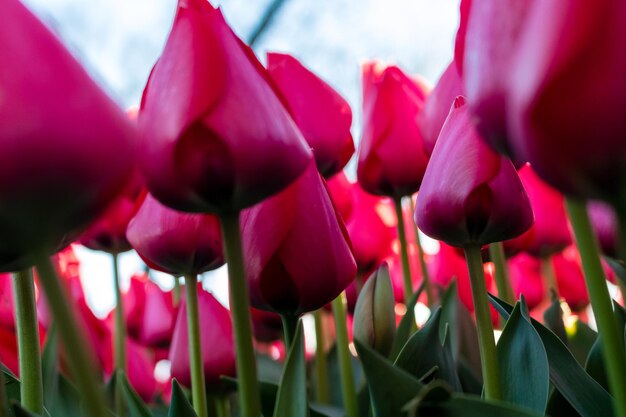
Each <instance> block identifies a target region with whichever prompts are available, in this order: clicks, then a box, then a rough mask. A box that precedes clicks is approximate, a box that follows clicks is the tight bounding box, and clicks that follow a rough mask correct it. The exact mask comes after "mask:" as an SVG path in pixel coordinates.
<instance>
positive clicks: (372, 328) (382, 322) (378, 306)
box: [353, 264, 396, 356]
mask: <svg viewBox="0 0 626 417" xmlns="http://www.w3.org/2000/svg"><path fill="white" fill-rule="evenodd" d="M394 305H395V301H394V295H393V288H392V287H391V277H390V276H389V269H388V268H387V265H386V264H383V265H381V267H380V268H378V270H377V271H376V272H374V273H373V274H372V275H371V276H370V277H369V279H368V280H367V282H365V285H364V286H363V289H362V290H361V294H360V295H359V298H358V300H357V302H356V307H355V309H354V327H353V337H354V339H355V340H358V341H359V342H361V343H363V344H365V345H367V346H369V347H371V348H372V349H374V350H375V351H377V352H378V353H380V354H381V355H383V356H387V355H388V354H389V352H390V351H391V346H392V345H393V339H394V337H395V335H396V313H395V311H394Z"/></svg>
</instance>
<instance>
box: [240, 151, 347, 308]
mask: <svg viewBox="0 0 626 417" xmlns="http://www.w3.org/2000/svg"><path fill="white" fill-rule="evenodd" d="M241 225H242V227H241V235H242V240H243V252H244V253H245V254H246V257H245V260H244V262H245V266H246V268H245V270H246V274H247V278H248V286H249V288H250V297H251V303H252V306H253V307H255V308H259V309H263V310H270V311H275V312H279V313H290V314H300V313H303V312H307V311H313V310H317V309H318V308H320V307H322V306H324V305H326V304H327V303H329V302H330V301H332V300H333V299H335V297H337V296H338V295H339V294H340V293H341V292H342V291H343V290H344V289H345V288H346V287H347V286H348V285H349V284H350V282H352V280H353V279H354V276H355V275H356V263H355V261H354V257H353V256H352V253H351V251H350V243H349V238H348V235H347V232H346V230H345V226H344V225H343V221H342V220H341V218H340V216H339V214H338V213H337V211H336V210H335V207H334V206H333V203H332V201H331V199H330V196H329V194H328V191H327V190H326V187H325V186H324V182H323V179H322V178H321V177H320V174H319V173H318V172H317V169H316V166H315V163H314V162H313V161H311V162H310V163H309V167H308V168H307V170H306V171H305V172H304V174H303V175H302V176H301V177H300V178H299V179H298V180H297V181H296V182H294V183H293V184H292V185H290V186H289V187H287V189H285V190H283V191H282V192H280V193H279V194H277V195H275V196H273V197H271V198H269V199H267V200H265V201H264V202H262V203H261V204H258V205H256V206H254V207H252V208H251V209H248V210H246V211H244V212H243V213H242V218H241Z"/></svg>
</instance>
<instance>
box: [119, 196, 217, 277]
mask: <svg viewBox="0 0 626 417" xmlns="http://www.w3.org/2000/svg"><path fill="white" fill-rule="evenodd" d="M140 204H141V205H140V206H139V209H138V210H137V213H136V214H135V217H133V219H132V220H131V221H130V223H129V224H128V230H127V232H126V236H127V238H128V241H129V242H130V244H131V245H132V246H133V248H135V250H136V251H137V253H138V254H139V256H141V257H142V259H144V261H146V263H148V265H149V266H150V267H151V268H153V269H157V270H159V271H163V272H167V273H169V274H172V275H177V276H178V275H186V274H200V273H202V272H205V271H209V270H211V269H215V268H218V267H220V266H222V265H223V264H224V256H223V254H222V237H221V231H220V224H219V221H218V219H217V217H216V216H214V215H211V214H190V213H183V212H180V211H176V210H173V209H170V208H168V207H165V206H164V205H162V204H161V203H159V202H158V201H157V200H156V199H155V198H154V197H152V195H150V194H146V195H145V196H144V197H143V201H141V202H140Z"/></svg>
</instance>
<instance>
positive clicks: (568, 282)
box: [552, 246, 589, 311]
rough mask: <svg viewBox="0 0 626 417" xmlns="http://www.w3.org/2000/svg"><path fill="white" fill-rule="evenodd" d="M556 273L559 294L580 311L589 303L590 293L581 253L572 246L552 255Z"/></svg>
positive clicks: (575, 309) (573, 308)
mask: <svg viewBox="0 0 626 417" xmlns="http://www.w3.org/2000/svg"><path fill="white" fill-rule="evenodd" d="M552 265H553V266H554V275H555V276H556V281H557V285H558V288H559V296H561V297H562V298H564V299H565V301H566V302H567V304H568V305H569V307H570V308H571V309H572V310H573V311H580V310H582V309H584V308H585V307H587V305H589V294H588V293H587V286H586V285H585V277H584V275H583V270H582V266H581V264H580V255H579V254H578V251H577V250H576V248H575V247H573V246H570V247H569V248H567V249H565V250H564V251H563V252H561V253H559V254H557V255H555V256H553V257H552Z"/></svg>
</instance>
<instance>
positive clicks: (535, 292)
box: [509, 253, 547, 310]
mask: <svg viewBox="0 0 626 417" xmlns="http://www.w3.org/2000/svg"><path fill="white" fill-rule="evenodd" d="M509 272H510V277H511V286H512V287H513V293H514V294H515V298H516V299H518V298H519V297H520V295H522V294H523V295H524V298H525V299H526V304H527V305H528V309H529V310H532V309H533V308H535V307H537V306H538V305H539V304H541V302H542V301H543V299H544V297H545V296H546V295H547V289H546V287H545V285H544V282H543V276H542V274H541V261H540V260H539V259H537V258H534V257H532V256H530V255H528V254H525V253H521V254H519V255H517V256H515V257H513V258H511V259H510V260H509Z"/></svg>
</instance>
